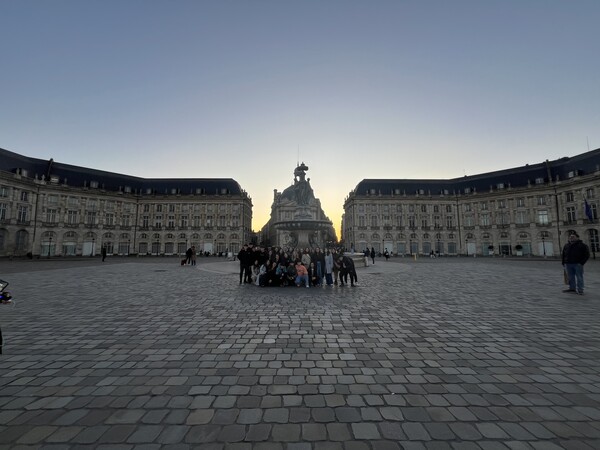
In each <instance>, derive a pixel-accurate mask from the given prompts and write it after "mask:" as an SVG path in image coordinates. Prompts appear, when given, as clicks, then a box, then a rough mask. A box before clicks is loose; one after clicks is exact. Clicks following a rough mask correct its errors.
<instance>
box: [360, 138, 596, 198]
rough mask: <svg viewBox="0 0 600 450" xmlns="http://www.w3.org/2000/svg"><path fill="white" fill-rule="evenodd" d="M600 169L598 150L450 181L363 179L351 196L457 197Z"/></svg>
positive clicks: (547, 180)
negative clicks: (467, 193) (501, 186)
mask: <svg viewBox="0 0 600 450" xmlns="http://www.w3.org/2000/svg"><path fill="white" fill-rule="evenodd" d="M599 169H600V149H596V150H592V151H589V152H586V153H582V154H580V155H577V156H573V157H564V158H560V159H557V160H554V161H545V162H542V163H538V164H527V165H525V166H521V167H515V168H512V169H504V170H498V171H495V172H487V173H482V174H478V175H471V176H464V177H460V178H452V179H364V180H362V181H361V182H360V183H358V184H357V185H356V188H355V189H354V191H353V192H352V193H351V194H355V195H382V196H386V195H390V196H391V195H416V194H419V195H442V194H443V195H458V194H464V193H466V192H489V191H490V190H496V189H497V188H498V186H499V185H503V186H504V188H508V187H513V188H517V187H526V186H528V185H530V184H531V185H533V184H536V180H538V179H542V180H543V182H544V183H548V182H549V181H555V180H556V179H558V180H566V179H568V178H571V177H572V176H573V175H586V174H589V173H593V172H594V171H596V170H599Z"/></svg>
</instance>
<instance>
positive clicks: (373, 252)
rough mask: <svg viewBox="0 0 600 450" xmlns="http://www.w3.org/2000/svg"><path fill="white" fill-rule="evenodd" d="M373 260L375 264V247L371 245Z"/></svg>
mask: <svg viewBox="0 0 600 450" xmlns="http://www.w3.org/2000/svg"><path fill="white" fill-rule="evenodd" d="M371 260H373V264H375V249H374V248H373V247H371Z"/></svg>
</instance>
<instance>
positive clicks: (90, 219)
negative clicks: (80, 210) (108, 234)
mask: <svg viewBox="0 0 600 450" xmlns="http://www.w3.org/2000/svg"><path fill="white" fill-rule="evenodd" d="M85 223H86V225H95V224H96V211H87V212H86V215H85Z"/></svg>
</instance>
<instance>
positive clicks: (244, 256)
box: [237, 244, 249, 284]
mask: <svg viewBox="0 0 600 450" xmlns="http://www.w3.org/2000/svg"><path fill="white" fill-rule="evenodd" d="M237 259H238V261H239V262H240V284H242V282H244V281H246V279H245V277H244V275H245V273H246V264H247V263H248V259H249V256H248V244H244V246H243V247H242V249H241V250H240V251H239V252H238V254H237Z"/></svg>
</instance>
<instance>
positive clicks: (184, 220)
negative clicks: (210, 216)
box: [181, 216, 188, 228]
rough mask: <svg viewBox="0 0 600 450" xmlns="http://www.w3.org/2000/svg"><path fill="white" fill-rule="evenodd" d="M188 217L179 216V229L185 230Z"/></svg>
mask: <svg viewBox="0 0 600 450" xmlns="http://www.w3.org/2000/svg"><path fill="white" fill-rule="evenodd" d="M187 226H188V216H181V228H187Z"/></svg>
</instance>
